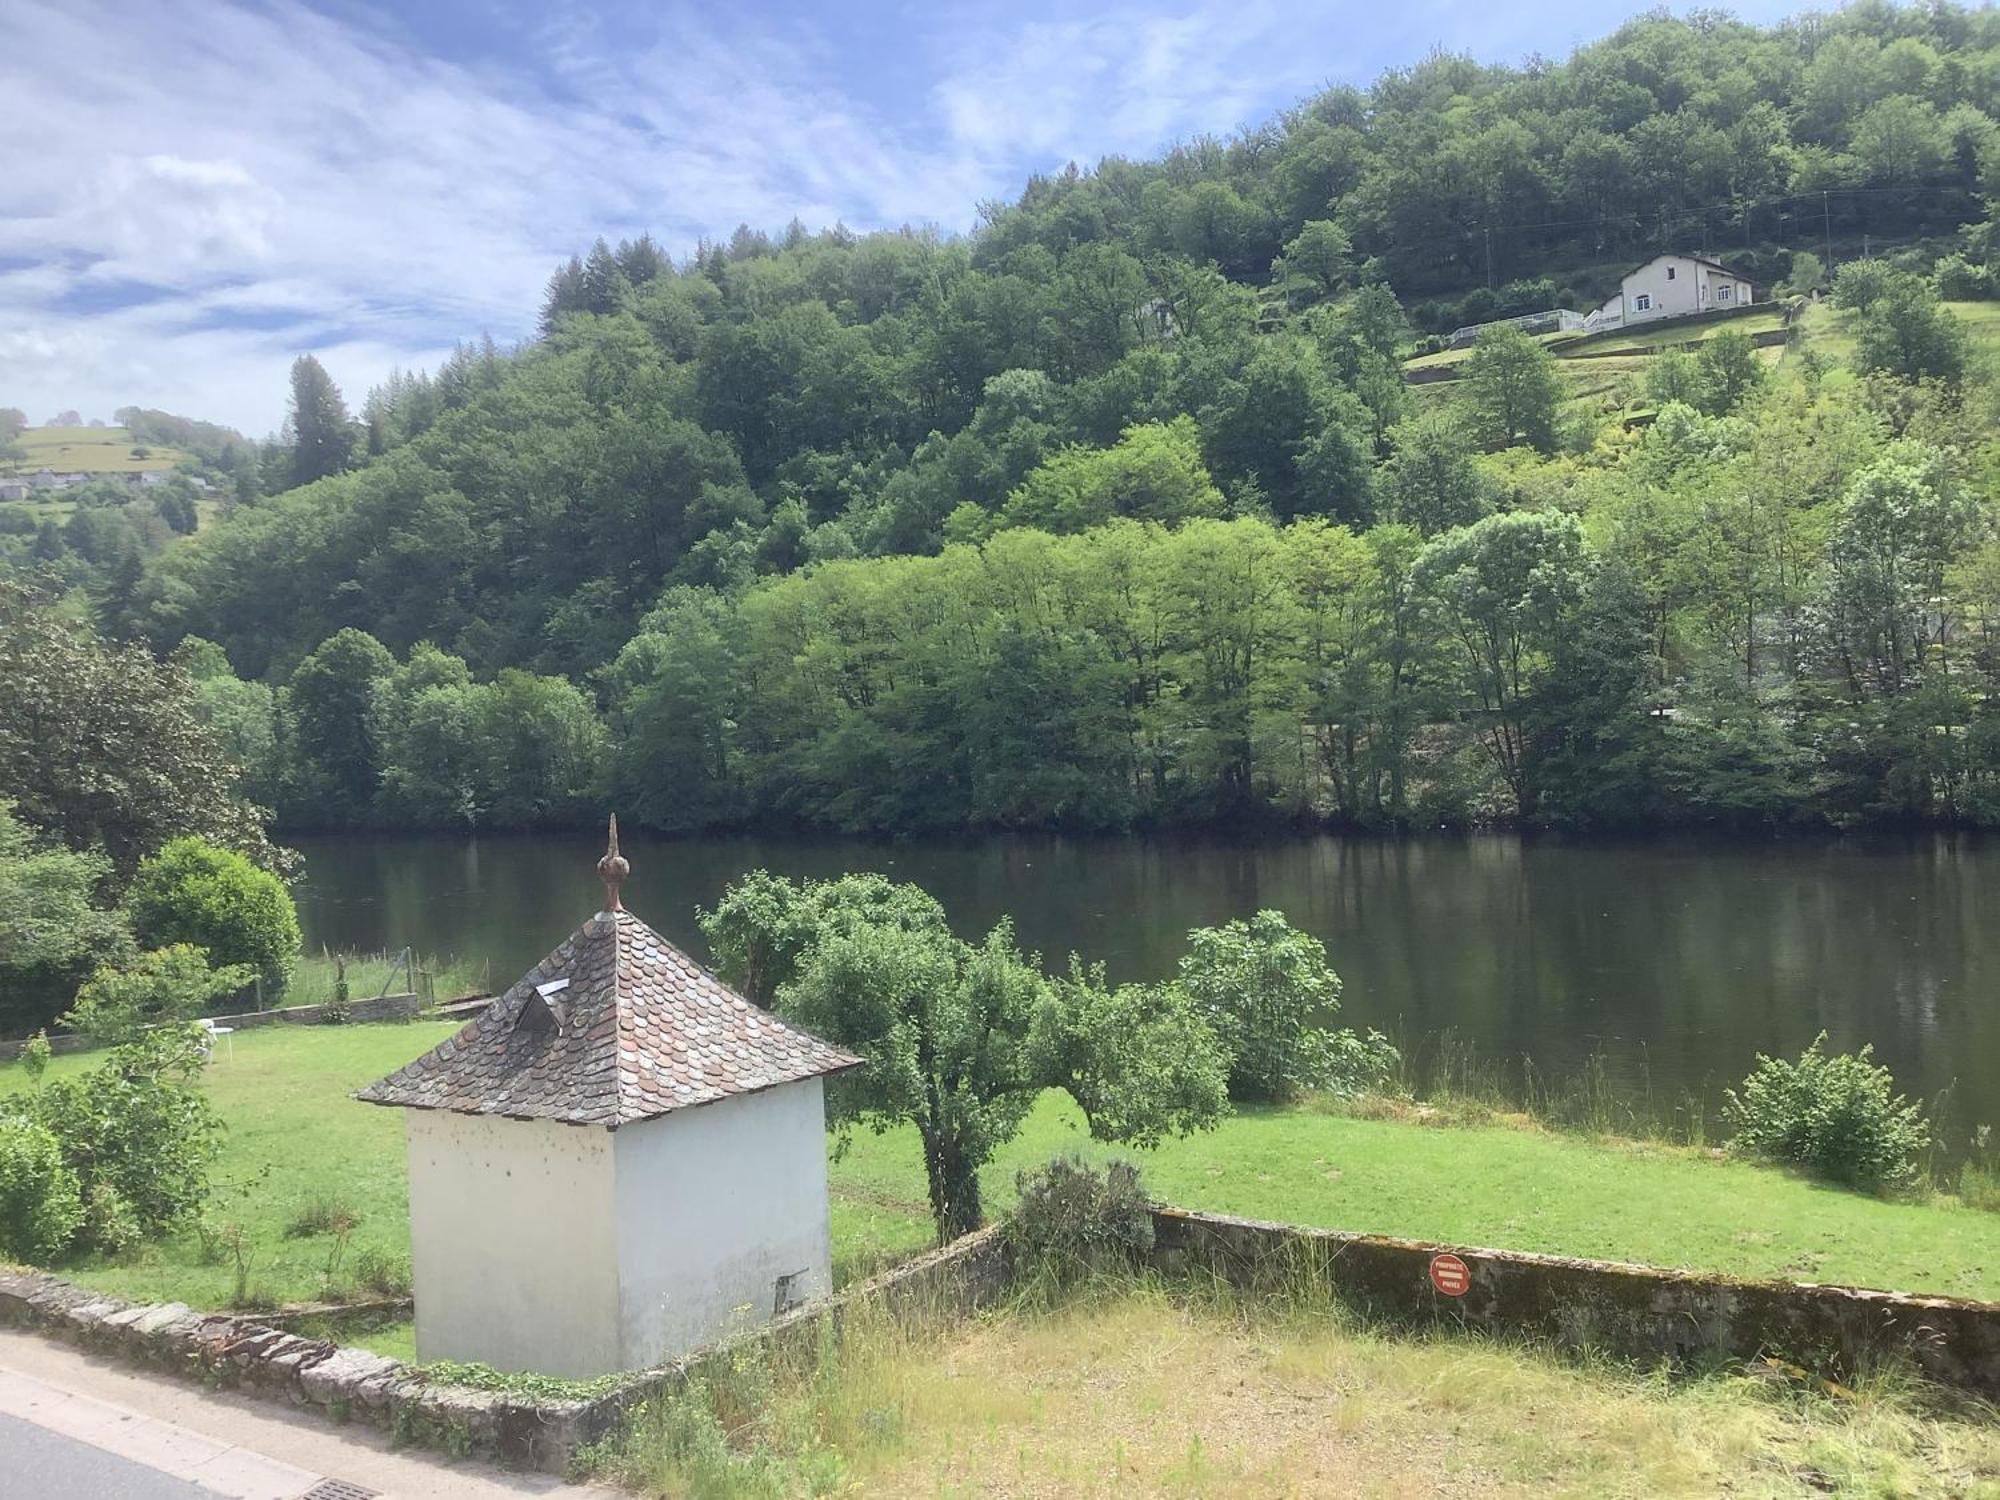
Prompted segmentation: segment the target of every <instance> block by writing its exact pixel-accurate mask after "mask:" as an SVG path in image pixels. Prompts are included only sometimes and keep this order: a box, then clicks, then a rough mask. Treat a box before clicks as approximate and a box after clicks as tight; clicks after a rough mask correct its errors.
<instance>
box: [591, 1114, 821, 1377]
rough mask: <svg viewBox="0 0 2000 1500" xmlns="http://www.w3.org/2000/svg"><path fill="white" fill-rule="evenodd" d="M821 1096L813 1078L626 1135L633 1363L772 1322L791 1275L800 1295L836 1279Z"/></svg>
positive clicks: (627, 1351)
mask: <svg viewBox="0 0 2000 1500" xmlns="http://www.w3.org/2000/svg"><path fill="white" fill-rule="evenodd" d="M823 1095H824V1090H823V1088H822V1087H821V1082H820V1080H819V1079H817V1078H813V1079H808V1080H806V1081H804V1082H802V1083H788V1084H782V1085H780V1086H779V1087H777V1088H773V1089H765V1090H764V1091H763V1092H761V1093H756V1094H745V1095H742V1096H740V1097H738V1098H734V1099H723V1100H719V1101H717V1102H716V1103H714V1104H704V1105H701V1106H699V1107H698V1108H695V1109H688V1110H682V1111H679V1112H678V1113H675V1114H670V1115H665V1116H662V1117H661V1118H660V1119H657V1120H647V1121H643V1122H641V1123H640V1124H637V1125H627V1126H625V1127H624V1128H623V1129H621V1130H619V1131H618V1132H617V1134H616V1135H615V1137H614V1138H613V1139H614V1140H615V1142H616V1146H615V1152H616V1162H617V1204H618V1207H617V1245H618V1264H619V1267H620V1273H621V1274H620V1284H621V1299H620V1319H619V1321H620V1362H621V1363H622V1364H623V1365H624V1366H625V1367H626V1368H632V1369H637V1368H643V1367H645V1366H647V1365H652V1364H657V1363H659V1362H660V1361H661V1360H663V1359H668V1358H671V1357H672V1356H674V1355H676V1354H679V1353H682V1352H684V1351H686V1350H688V1349H692V1348H694V1347H696V1346H697V1345H699V1344H704V1343H707V1342H709V1341H710V1340H711V1339H714V1338H717V1337H719V1336H720V1335H722V1334H725V1333H728V1332H731V1331H733V1330H735V1329H739V1328H745V1327H753V1326H755V1325H756V1324H758V1323H762V1322H764V1321H766V1320H767V1319H769V1317H770V1316H771V1310H772V1304H773V1297H774V1293H775V1291H776V1284H777V1279H778V1277H780V1276H783V1275H797V1277H798V1279H797V1281H796V1282H795V1283H794V1288H793V1296H794V1297H795V1298H796V1299H799V1300H804V1299H806V1298H811V1297H820V1296H824V1295H826V1294H827V1293H828V1292H829V1291H831V1290H832V1287H833V1268H832V1249H831V1240H830V1236H829V1234H828V1224H827V1193H826V1108H825V1101H824V1098H823ZM801 1273H802V1274H801Z"/></svg>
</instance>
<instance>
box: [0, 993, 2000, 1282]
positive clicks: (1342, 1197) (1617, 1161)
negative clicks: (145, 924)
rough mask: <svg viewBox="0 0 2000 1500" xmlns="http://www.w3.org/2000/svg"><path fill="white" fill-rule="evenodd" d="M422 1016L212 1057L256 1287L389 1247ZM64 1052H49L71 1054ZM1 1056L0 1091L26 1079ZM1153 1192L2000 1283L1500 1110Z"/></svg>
mask: <svg viewBox="0 0 2000 1500" xmlns="http://www.w3.org/2000/svg"><path fill="white" fill-rule="evenodd" d="M452 1029H453V1028H451V1027H449V1026H446V1025H441V1024H438V1023H434V1022H417V1023H412V1024H409V1025H403V1026H396V1025H377V1026H354V1027H349V1028H344V1029H341V1028H330V1027H315V1028H310V1029H306V1028H297V1029H294V1028H282V1027H273V1028H269V1029H263V1030H256V1031H249V1032H245V1033H243V1034H241V1035H239V1036H237V1037H236V1038H234V1046H233V1047H232V1048H229V1049H226V1051H225V1053H224V1054H223V1055H221V1056H219V1057H218V1058H217V1060H216V1061H215V1062H214V1063H213V1064H212V1065H211V1067H210V1069H209V1074H208V1087H209V1089H210V1091H211V1093H212V1095H213V1097H214V1099H215V1102H216V1105H217V1107H218V1109H219V1110H220V1112H221V1115H222V1117H223V1119H224V1121H225V1122H226V1124H227V1126H228V1133H227V1136H226V1137H225V1145H224V1156H223V1159H222V1161H221V1162H220V1164H219V1166H218V1168H217V1170H216V1172H215V1180H216V1185H217V1190H216V1194H215V1199H214V1202H213V1205H212V1208H211V1217H212V1219H214V1220H215V1221H218V1222H235V1223H238V1224H240V1225H241V1226H242V1227H243V1228H244V1230H245V1231H246V1236H247V1241H248V1243H249V1245H250V1246H251V1255H252V1260H251V1267H250V1272H249V1277H248V1282H249V1290H250V1292H251V1293H252V1294H253V1296H256V1297H259V1298H261V1299H266V1300H269V1301H273V1302H293V1301H302V1300H312V1299H315V1298H317V1297H318V1296H319V1295H320V1293H321V1291H322V1285H323V1283H324V1281H325V1280H326V1270H327V1266H328V1262H329V1259H330V1257H331V1255H332V1252H333V1248H334V1246H333V1242H332V1240H331V1239H330V1238H329V1237H327V1236H326V1235H324V1234H303V1235H299V1236H297V1237H288V1236H287V1233H286V1231H287V1228H288V1227H289V1226H291V1225H293V1224H294V1222H295V1221H297V1220H299V1219H300V1218H301V1217H302V1215H303V1214H304V1213H305V1211H306V1210H307V1209H308V1208H310V1207H311V1206H312V1205H314V1204H315V1203H335V1204H340V1205H344V1206H348V1207H351V1208H352V1209H354V1210H356V1211H357V1212H358V1213H359V1215H360V1221H361V1222H360V1226H359V1228H358V1229H357V1230H356V1231H355V1232H354V1235H353V1237H352V1241H351V1242H350V1244H349V1245H348V1246H347V1248H346V1255H345V1258H344V1260H343V1263H342V1266H341V1268H340V1269H339V1271H338V1273H337V1274H336V1276H335V1278H334V1279H335V1281H336V1283H340V1284H344V1285H346V1287H347V1289H348V1290H354V1288H353V1286H352V1284H351V1277H352V1272H353V1268H354V1265H355V1262H356V1260H357V1258H358V1257H359V1256H360V1255H361V1253H362V1252H363V1251H369V1250H372V1251H374V1252H375V1253H376V1254H377V1255H380V1256H386V1257H390V1258H402V1257H406V1256H407V1254H408V1248H409V1239H408V1200H407V1189H406V1181H405V1171H404V1163H403V1136H402V1121H401V1118H400V1114H399V1112H398V1111H395V1110H390V1109H382V1108H377V1107H374V1106H370V1105H365V1104H357V1103H355V1102H353V1101H352V1100H351V1099H349V1098H348V1097H347V1096H348V1094H349V1092H350V1091H351V1090H353V1089H355V1088H358V1087H359V1086H360V1085H362V1084H364V1083H367V1082H369V1081H370V1080H372V1079H374V1078H376V1077H379V1076H380V1075H381V1074H384V1073H386V1072H389V1071H391V1070H392V1069H393V1068H395V1067H397V1066H399V1065H400V1064H401V1063H403V1062H405V1061H407V1060H408V1059H409V1058H411V1057H413V1056H415V1055H416V1054H417V1053H418V1052H420V1051H422V1050H424V1049H425V1048H427V1047H430V1046H432V1045H434V1044H435V1043H437V1042H438V1041H439V1040H441V1039H443V1038H444V1037H445V1036H448V1035H449V1034H450V1033H451V1031H452ZM89 1064H90V1059H89V1058H88V1056H81V1057H66V1058H58V1059H56V1061H55V1063H54V1064H53V1070H54V1071H56V1072H58V1073H66V1072H70V1071H73V1070H77V1069H80V1068H83V1067H87V1066H89ZM25 1085H26V1079H25V1078H24V1077H23V1075H22V1074H21V1072H20V1070H19V1069H18V1068H17V1067H13V1066H8V1067H5V1068H0V1091H8V1090H12V1089H17V1088H21V1087H24V1086H25ZM1064 1151H1080V1152H1083V1153H1085V1154H1087V1155H1092V1156H1100V1155H1103V1154H1106V1152H1105V1148H1102V1147H1099V1146H1096V1145H1095V1144H1094V1143H1092V1142H1090V1141H1089V1140H1088V1138H1087V1137H1086V1136H1085V1135H1084V1133H1083V1129H1082V1122H1081V1118H1080V1116H1079V1114H1078V1112H1077V1110H1076V1108H1075V1106H1074V1105H1073V1104H1071V1103H1070V1101H1069V1100H1068V1099H1067V1097H1065V1096H1063V1095H1060V1094H1053V1093H1052V1094H1050V1095H1047V1096H1045V1097H1044V1098H1043V1100H1042V1101H1041V1104H1040V1105H1039V1106H1038V1107H1037V1109H1036V1110H1035V1112H1034V1114H1033V1115H1032V1116H1031V1117H1030V1119H1029V1121H1028V1125H1027V1128H1026V1129H1025V1130H1024V1131H1023V1132H1022V1134H1021V1136H1020V1137H1019V1138H1018V1139H1017V1140H1015V1141H1014V1142H1013V1143H1011V1144H1010V1145H1009V1146H1008V1147H1007V1148H1006V1149H1005V1150H1004V1151H1003V1152H1002V1153H1001V1155H1000V1158H999V1159H998V1160H997V1161H995V1162H994V1163H993V1164H992V1165H991V1166H989V1167H988V1168H987V1170H986V1172H985V1175H984V1187H985V1191H986V1195H987V1206H988V1209H989V1211H998V1210H1001V1209H1004V1208H1005V1207H1006V1206H1007V1205H1008V1203H1009V1202H1010V1201H1011V1199H1012V1194H1013V1182H1014V1176H1015V1173H1016V1172H1017V1171H1019V1170H1020V1169H1021V1168H1023V1167H1026V1166H1031V1165H1034V1164H1037V1163H1039V1162H1042V1161H1045V1160H1047V1159H1048V1158H1049V1157H1050V1156H1052V1155H1055V1154H1057V1153H1059V1152H1064ZM1137 1154H1138V1156H1139V1159H1140V1160H1141V1162H1142V1164H1143V1166H1144V1170H1145V1172H1146V1175H1147V1180H1148V1183H1149V1185H1150V1187H1151V1188H1152V1190H1153V1192H1154V1193H1155V1194H1156V1195H1157V1196H1159V1197H1161V1198H1163V1199H1166V1200H1168V1201H1170V1202H1174V1203H1179V1204H1184V1205H1187V1206H1189V1207H1194V1208H1206V1209H1212V1210H1215V1211H1218V1212H1225V1213H1235V1214H1243V1215H1248V1216H1251V1217H1255V1218H1264V1219H1277V1220H1287V1221H1292V1222H1297V1223H1303V1224H1314V1225H1322V1226H1329V1227H1335V1228H1343V1229H1357V1230H1369V1231H1376V1232H1380V1233H1388V1234H1399V1235H1408V1236H1412V1237H1416V1238H1423V1239H1438V1240H1445V1241H1449V1242H1452V1243H1456V1244H1463V1245H1491V1246H1498V1247H1505V1248H1511V1249H1520V1250H1540V1251H1550V1252H1560V1253H1567V1254H1575V1255H1589V1256H1599V1257H1604V1258H1608V1259H1616V1260H1632V1261H1646V1262H1652V1263H1656V1264H1662V1265H1674V1266H1689V1267H1697V1268H1701V1269H1707V1270H1717V1271H1728V1272H1735V1273H1739V1274H1744V1275H1753V1276H1795V1277H1802V1278H1804V1279H1808V1280H1817V1281H1830V1282H1852V1283H1856V1284H1860V1285H1864V1286H1878V1287H1890V1288H1896V1289H1903V1290H1916V1291H1931V1292H1944V1293H1950V1294H1954V1295H1958V1296H1970V1297H1986V1298H2000V1215H1995V1214H1990V1213H1982V1212H1978V1211H1975V1210H1972V1209H1966V1208H1961V1207H1958V1206H1956V1205H1955V1204H1954V1203H1951V1202H1950V1201H1948V1200H1946V1201H1943V1202H1940V1203H1937V1204H1916V1203H1894V1202H1885V1201H1881V1200H1878V1199H1874V1198H1869V1197H1864V1196H1861V1195H1858V1194H1854V1193H1847V1192H1841V1191H1837V1190H1834V1189H1830V1188H1823V1187H1818V1186H1815V1185H1812V1184H1809V1183H1806V1182H1803V1181H1800V1180H1798V1179H1795V1178H1793V1177H1790V1176H1788V1175H1786V1174H1784V1173H1781V1172H1777V1171H1773V1170H1770V1169H1767V1168H1763V1167H1757V1166H1751V1165H1748V1164H1746V1163H1742V1162H1737V1161H1730V1160H1723V1159H1716V1158H1713V1157H1711V1156H1709V1155H1706V1154H1702V1153H1696V1152H1691V1151H1686V1150H1680V1149H1675V1148H1668V1147H1661V1146H1652V1145H1642V1144H1634V1143H1624V1142H1608V1143H1597V1142H1591V1141H1586V1140H1582V1139H1578V1138H1574V1137H1569V1136H1561V1135H1554V1134H1549V1133H1545V1132H1542V1131H1537V1130H1529V1129H1517V1128H1511V1127H1508V1126H1491V1127H1481V1128H1451V1129H1445V1128H1438V1127H1427V1126H1422V1125H1414V1124H1401V1123H1389V1122H1380V1121H1369V1120H1361V1119H1354V1118H1350V1117H1348V1116H1345V1115H1338V1114H1330V1113H1321V1112H1317V1111H1314V1110H1311V1109H1303V1108H1302V1109H1289V1110H1269V1111H1260V1112H1255V1113H1245V1114H1242V1115H1239V1116H1237V1117H1236V1118H1234V1119H1231V1120H1229V1121H1227V1122H1226V1123H1225V1124H1224V1125H1223V1126H1222V1127H1221V1128H1220V1129H1219V1130H1216V1131H1214V1132H1212V1133H1210V1134H1208V1135H1203V1136H1197V1137H1194V1138H1192V1139H1189V1140H1185V1141H1177V1142H1172V1143H1169V1144H1168V1145H1166V1146H1164V1147H1162V1148H1160V1149H1159V1150H1158V1151H1155V1152H1150V1153H1137ZM920 1160H921V1159H920V1157H919V1155H918V1151H917V1143H916V1140H915V1137H914V1135H913V1134H912V1133H911V1132H909V1131H906V1130H897V1131H891V1132H889V1133H888V1134H886V1135H880V1136H877V1135H869V1134H861V1135H858V1136H856V1137H855V1139H854V1141H853V1143H852V1146H851V1149H849V1150H848V1151H847V1153H846V1154H845V1155H844V1156H842V1157H841V1158H839V1159H838V1160H836V1161H835V1163H834V1165H833V1169H832V1174H833V1176H832V1181H833V1234H834V1257H835V1262H836V1275H837V1276H838V1277H839V1278H840V1279H843V1280H850V1279H853V1278H854V1277H856V1276H858V1275H865V1274H867V1273H868V1272H870V1271H872V1270H873V1269H875V1268H876V1267H878V1266H879V1265H880V1264H882V1263H883V1262H884V1261H887V1260H889V1259H893V1258H896V1257H900V1256H902V1255H904V1254H907V1253H909V1252H912V1251H915V1250H917V1249H920V1248H922V1247H923V1246H925V1245H926V1244H927V1243H928V1242H929V1240H930V1234H931V1229H930V1217H929V1213H928V1211H927V1209H926V1207H925V1202H924V1186H923V1174H922V1170H921V1166H920ZM65 1274H73V1275H74V1276H76V1278H77V1279H78V1280H80V1281H83V1282H85V1283H87V1284H89V1285H93V1286H99V1287H103V1288H105V1289H107V1290H110V1291H115V1292H118V1293H121V1294H124V1295H128V1296H133V1297H141V1298H151V1299H158V1300H177V1301H183V1302H187V1303H190V1304H192V1305H196V1306H208V1307H220V1306H223V1305H226V1304H227V1303H228V1302H229V1301H230V1300H231V1298H232V1297H233V1295H234V1283H235V1279H236V1272H235V1268H234V1265H233V1262H232V1261H231V1259H230V1257H228V1256H226V1255H223V1254H221V1253H220V1252H219V1251H217V1250H213V1249H211V1250H210V1251H209V1253H207V1254H204V1251H203V1242H202V1238H201V1236H199V1235H198V1234H196V1233H195V1232H194V1231H192V1230H190V1231H187V1232H184V1233H182V1234H179V1235H177V1236H175V1237H173V1238H172V1239H170V1240H168V1241H166V1242H164V1243H163V1244H160V1245H156V1246H152V1247H149V1248H148V1249H146V1250H144V1251H142V1252H140V1253H139V1254H138V1255H137V1256H136V1257H135V1258H133V1259H131V1260H129V1261H127V1262H123V1263H116V1264H111V1263H104V1262H101V1261H93V1262H89V1263H86V1264H84V1265H81V1266H78V1267H74V1268H72V1269H70V1270H68V1271H66V1272H65Z"/></svg>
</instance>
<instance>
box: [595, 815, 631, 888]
mask: <svg viewBox="0 0 2000 1500" xmlns="http://www.w3.org/2000/svg"><path fill="white" fill-rule="evenodd" d="M631 873H632V865H631V862H630V861H629V860H627V859H626V858H625V856H624V855H622V854H620V853H619V852H618V814H617V813H613V814H612V815H611V834H610V842H609V843H608V844H607V845H606V847H605V850H604V858H602V859H600V860H599V861H598V862H597V878H598V879H599V880H601V881H603V882H604V909H605V910H606V911H623V910H625V908H624V906H623V905H621V904H620V903H619V900H618V887H619V886H621V885H623V884H624V883H625V877H626V876H627V875H630V874H631Z"/></svg>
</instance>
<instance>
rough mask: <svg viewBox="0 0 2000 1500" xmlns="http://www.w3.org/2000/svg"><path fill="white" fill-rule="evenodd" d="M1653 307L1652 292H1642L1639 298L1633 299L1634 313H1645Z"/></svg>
mask: <svg viewBox="0 0 2000 1500" xmlns="http://www.w3.org/2000/svg"><path fill="white" fill-rule="evenodd" d="M1652 305H1653V297H1652V294H1651V293H1650V292H1641V293H1639V295H1638V296H1636V297H1634V298H1633V299H1632V311H1634V312H1645V311H1647V310H1648V309H1649V308H1651V307H1652Z"/></svg>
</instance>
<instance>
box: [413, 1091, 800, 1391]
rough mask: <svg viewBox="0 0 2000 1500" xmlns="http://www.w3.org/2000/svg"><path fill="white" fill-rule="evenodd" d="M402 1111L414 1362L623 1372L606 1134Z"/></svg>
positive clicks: (587, 1373) (577, 1128)
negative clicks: (407, 1177) (414, 1325)
mask: <svg viewBox="0 0 2000 1500" xmlns="http://www.w3.org/2000/svg"><path fill="white" fill-rule="evenodd" d="M403 1115H404V1119H405V1121H406V1126H405V1129H406V1132H407V1138H408V1143H409V1154H410V1248H411V1268H412V1271H413V1273H414V1278H415V1282H416V1286H415V1294H416V1301H417V1357H418V1358H419V1359H426V1360H428V1359H454V1360H480V1361H483V1362H484V1363H486V1364H490V1365H492V1366H493V1367H494V1368H495V1369H500V1370H539V1371H541V1372H543V1373H544V1374H549V1375H565V1376H573V1377H579V1378H581V1377H588V1376H592V1375H601V1374H603V1373H604V1372H606V1371H607V1370H614V1369H617V1368H619V1309H618V1280H617V1224H616V1217H617V1216H616V1213H615V1211H614V1205H613V1201H612V1191H613V1187H614V1183H615V1173H614V1170H613V1139H614V1138H613V1136H612V1134H611V1132H609V1131H607V1130H601V1129H597V1128H595V1127H586V1126H576V1125H560V1124H557V1123H555V1122H554V1121H550V1120H503V1119H497V1118H494V1117H492V1116H488V1115H461V1114H453V1113H451V1112H449V1111H445V1110H434V1109H409V1110H405V1111H404V1112H403ZM823 1154H824V1153H822V1155H823Z"/></svg>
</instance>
